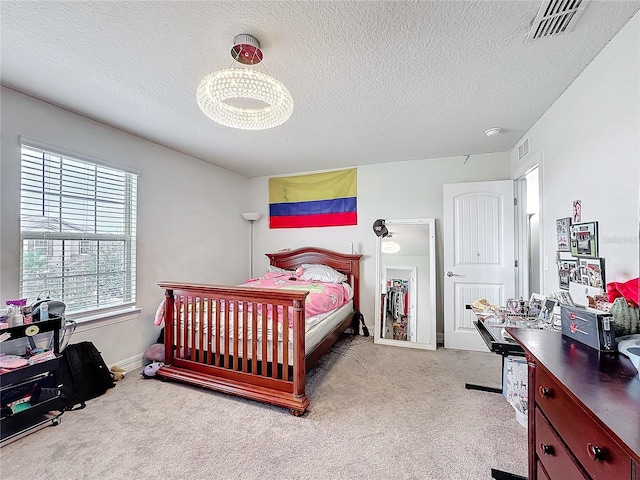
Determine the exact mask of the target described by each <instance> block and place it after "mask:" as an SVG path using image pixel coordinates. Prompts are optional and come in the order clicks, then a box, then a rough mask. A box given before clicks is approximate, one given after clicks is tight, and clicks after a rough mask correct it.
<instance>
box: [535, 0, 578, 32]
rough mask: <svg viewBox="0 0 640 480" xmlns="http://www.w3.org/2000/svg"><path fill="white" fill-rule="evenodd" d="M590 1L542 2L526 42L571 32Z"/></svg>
mask: <svg viewBox="0 0 640 480" xmlns="http://www.w3.org/2000/svg"><path fill="white" fill-rule="evenodd" d="M589 1H590V0H544V1H543V2H542V5H541V6H540V10H538V15H537V16H536V19H535V20H534V21H533V25H532V26H531V30H530V31H529V35H528V36H527V42H532V41H534V40H538V39H540V38H547V37H553V36H556V35H560V34H562V33H568V32H570V31H571V30H573V27H574V26H575V24H576V23H577V21H578V19H579V18H580V15H582V12H583V11H584V9H585V8H586V6H587V4H588V3H589Z"/></svg>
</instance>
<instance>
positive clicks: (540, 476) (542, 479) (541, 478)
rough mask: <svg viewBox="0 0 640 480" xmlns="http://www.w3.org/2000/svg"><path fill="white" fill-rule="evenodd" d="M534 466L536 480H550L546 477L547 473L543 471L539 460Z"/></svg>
mask: <svg viewBox="0 0 640 480" xmlns="http://www.w3.org/2000/svg"><path fill="white" fill-rule="evenodd" d="M536 464H537V466H536V480H551V479H550V478H549V476H548V475H547V472H545V471H544V467H543V466H542V464H541V463H540V460H538V461H537V462H536Z"/></svg>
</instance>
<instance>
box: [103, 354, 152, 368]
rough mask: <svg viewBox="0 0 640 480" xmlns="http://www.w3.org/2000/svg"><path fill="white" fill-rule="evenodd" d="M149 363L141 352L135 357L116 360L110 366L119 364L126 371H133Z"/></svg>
mask: <svg viewBox="0 0 640 480" xmlns="http://www.w3.org/2000/svg"><path fill="white" fill-rule="evenodd" d="M147 363H148V362H147V361H146V360H145V359H144V356H143V354H142V353H139V354H138V355H134V356H133V357H129V358H125V359H124V360H120V361H119V362H115V363H113V364H111V365H109V368H111V367H113V366H118V367H120V368H121V369H123V370H124V371H125V372H131V371H133V370H137V369H138V368H142V367H144V366H145V365H146V364H147Z"/></svg>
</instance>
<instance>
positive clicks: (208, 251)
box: [0, 87, 249, 363]
mask: <svg viewBox="0 0 640 480" xmlns="http://www.w3.org/2000/svg"><path fill="white" fill-rule="evenodd" d="M0 94H1V97H2V98H1V99H2V102H1V105H0V108H1V110H0V113H1V121H2V150H1V157H0V159H1V160H0V162H1V163H0V207H1V208H0V225H1V226H2V228H1V231H0V239H1V240H0V259H1V264H0V301H1V302H2V303H4V301H6V300H7V299H12V298H19V297H18V295H19V292H18V288H19V284H18V279H19V274H20V264H19V259H20V224H19V208H20V147H19V144H18V136H19V135H21V134H22V135H26V136H28V137H31V138H33V139H37V140H40V141H41V142H45V143H47V144H50V145H55V146H59V147H63V148H64V149H66V150H71V151H74V152H78V153H80V154H85V155H88V156H90V157H93V158H97V159H100V160H103V161H105V162H109V163H112V164H116V165H122V166H126V167H128V168H132V169H134V170H136V171H138V172H139V173H140V177H139V180H138V239H137V256H138V272H137V284H138V298H137V304H138V306H140V307H142V312H141V314H140V316H139V318H137V319H134V320H129V321H127V322H125V323H117V324H115V325H110V326H102V327H101V325H100V322H96V323H93V324H91V326H90V327H88V326H87V325H85V326H84V327H83V328H84V329H85V330H84V331H83V332H80V331H79V333H76V334H75V335H74V337H73V341H74V342H76V341H81V340H91V341H93V342H94V343H95V344H96V346H97V347H98V349H99V350H101V351H102V354H103V357H104V358H105V361H106V362H107V363H113V362H121V361H123V360H127V359H129V358H131V357H135V356H139V355H140V354H141V353H142V352H143V351H144V349H145V348H146V347H147V346H148V345H149V344H151V343H153V342H154V341H155V339H156V338H157V336H158V333H159V329H158V327H156V326H155V325H154V324H153V317H154V314H155V310H156V307H157V305H158V303H159V302H160V301H161V300H162V298H163V297H164V293H163V291H162V290H161V289H160V288H159V287H158V286H157V282H159V281H162V280H169V281H174V280H175V281H191V282H205V283H231V284H233V283H240V282H241V281H243V280H244V279H245V278H246V277H248V275H249V262H248V259H247V258H246V256H247V254H248V251H249V224H248V223H247V222H245V221H244V220H243V219H242V217H241V216H240V212H243V211H246V209H245V208H243V207H244V205H245V202H246V191H247V186H248V182H249V181H248V179H247V178H246V177H243V176H241V175H237V174H234V173H231V172H229V171H227V170H224V169H221V168H218V167H214V166H212V165H210V164H208V163H205V162H202V161H200V160H197V159H194V158H192V157H189V156H186V155H183V154H180V153H178V152H176V151H173V150H170V149H168V148H165V147H162V146H160V145H157V144H155V143H152V142H148V141H146V140H143V139H141V138H139V137H135V136H133V135H130V134H127V133H124V132H122V131H120V130H116V129H113V128H110V127H107V126H105V125H103V124H100V123H97V122H94V121H92V120H89V119H87V118H85V117H82V116H80V115H76V114H74V113H71V112H69V111H67V110H63V109H61V108H58V107H55V106H53V105H50V104H48V103H45V102H42V101H40V100H36V99H34V98H32V97H28V96H26V95H22V94H20V93H18V92H16V91H14V90H10V89H8V88H5V87H2V90H1V91H0ZM149 121H153V119H149ZM169 221H171V222H174V225H169V224H168V222H169ZM79 330H80V329H79Z"/></svg>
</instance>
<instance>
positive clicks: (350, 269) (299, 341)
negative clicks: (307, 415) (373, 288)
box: [157, 247, 362, 416]
mask: <svg viewBox="0 0 640 480" xmlns="http://www.w3.org/2000/svg"><path fill="white" fill-rule="evenodd" d="M267 257H269V260H270V263H271V265H274V266H276V267H280V268H284V269H287V270H295V269H296V268H297V267H298V266H300V265H302V264H303V263H319V264H323V265H328V266H330V267H333V268H334V269H336V270H338V271H339V272H342V273H344V274H345V275H347V279H348V282H349V283H350V284H351V286H352V287H353V308H354V312H353V314H349V315H348V316H347V317H346V318H345V320H344V321H342V322H341V323H340V324H339V325H338V326H337V327H336V328H335V329H334V330H333V331H331V332H330V333H329V334H328V335H327V336H326V337H325V338H324V339H323V340H322V341H321V342H320V343H319V344H318V345H317V346H316V347H315V348H314V349H313V351H311V352H309V353H308V354H306V355H305V297H306V296H307V295H308V292H306V291H297V290H276V289H264V288H252V287H239V286H219V285H197V284H187V283H175V282H161V283H159V284H158V285H159V286H160V287H161V288H163V289H164V290H165V319H164V321H165V335H164V338H165V343H164V345H165V365H164V366H163V367H161V368H160V370H159V371H158V372H157V376H159V377H161V378H163V379H169V380H176V381H179V382H184V383H188V384H191V385H196V386H199V387H204V388H208V389H211V390H216V391H220V392H225V393H230V394H233V395H238V396H241V397H246V398H250V399H253V400H258V401H260V402H265V403H269V404H273V405H278V406H282V407H285V408H288V409H289V411H290V412H291V413H292V414H293V415H296V416H300V415H302V414H303V413H304V412H305V411H306V409H307V407H308V406H309V399H308V398H307V395H306V391H305V387H306V372H307V371H308V370H309V369H310V368H311V367H312V366H313V365H314V364H315V363H316V362H317V361H318V360H319V359H320V357H322V355H324V353H325V352H327V351H328V350H329V348H330V347H331V346H332V345H333V344H334V343H335V342H336V340H337V339H338V338H339V337H340V335H341V334H342V333H344V331H345V330H346V329H347V328H349V327H353V328H354V332H359V325H358V320H359V315H356V313H358V311H359V274H360V258H361V257H362V256H361V255H354V254H351V255H350V254H342V253H336V252H332V251H329V250H325V249H321V248H314V247H306V248H299V249H296V250H289V251H284V252H278V253H269V254H267ZM220 302H223V303H222V305H225V304H226V305H228V306H229V307H230V308H222V309H221V308H220ZM187 305H188V307H189V308H184V307H185V306H187ZM207 305H210V306H214V307H215V308H210V307H207ZM230 310H231V313H229V311H230ZM258 310H261V311H267V310H268V311H270V312H277V311H279V312H284V313H283V314H284V315H285V316H286V317H292V318H293V339H292V342H293V358H289V351H288V348H282V351H281V352H279V351H278V348H277V344H278V342H272V344H273V345H272V346H270V347H268V343H267V342H262V345H261V349H262V350H261V351H259V350H257V348H258V341H257V340H256V339H255V336H254V338H253V339H247V338H246V337H247V336H246V335H245V336H244V338H238V337H239V335H238V328H239V325H242V326H243V330H242V331H243V332H247V331H248V330H247V329H248V328H249V329H252V331H253V332H257V331H258V329H259V328H262V331H267V328H268V327H269V326H270V323H269V322H272V321H273V319H272V318H267V317H272V316H273V315H265V316H262V317H263V318H259V317H258V316H257V314H255V312H256V311H258ZM212 311H213V313H212ZM234 311H237V312H241V313H239V314H238V315H237V317H238V318H232V319H231V321H230V320H229V315H231V316H232V317H234V313H233V312H234ZM275 321H276V322H277V318H276V320H275ZM261 322H262V323H261ZM191 325H207V326H208V327H207V328H199V327H195V328H192V329H191V328H190V326H191ZM212 325H213V326H214V328H216V327H215V326H216V325H219V326H221V327H220V328H219V330H222V331H217V332H216V333H217V335H215V337H212V335H211V332H212V330H213V329H212V328H211V326H212ZM179 329H180V330H179ZM234 332H235V333H234ZM282 335H283V344H284V345H287V344H288V341H289V338H288V337H289V329H287V328H283V329H282ZM190 345H211V346H212V348H207V349H204V350H203V349H198V348H188V347H189V346H190ZM221 352H222V353H221ZM225 352H251V355H236V354H225ZM242 356H244V357H247V358H242ZM261 359H267V360H266V361H264V360H261Z"/></svg>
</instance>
